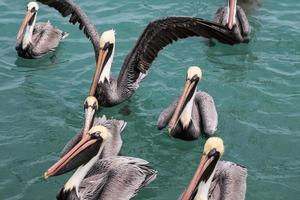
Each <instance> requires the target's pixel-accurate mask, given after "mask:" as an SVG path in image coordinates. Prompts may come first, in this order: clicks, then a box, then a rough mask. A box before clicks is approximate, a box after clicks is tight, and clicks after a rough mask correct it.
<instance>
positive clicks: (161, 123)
mask: <svg viewBox="0 0 300 200" xmlns="http://www.w3.org/2000/svg"><path fill="white" fill-rule="evenodd" d="M178 99H179V98H177V99H176V100H175V101H173V103H172V104H171V105H170V106H169V107H168V108H166V109H165V110H163V111H162V113H160V115H159V118H158V120H157V124H156V126H157V128H158V130H161V129H163V128H165V127H166V126H167V125H168V123H169V121H170V120H171V117H172V115H173V113H174V111H175V108H176V105H177V103H178Z"/></svg>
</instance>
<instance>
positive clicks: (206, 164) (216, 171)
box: [179, 137, 247, 200]
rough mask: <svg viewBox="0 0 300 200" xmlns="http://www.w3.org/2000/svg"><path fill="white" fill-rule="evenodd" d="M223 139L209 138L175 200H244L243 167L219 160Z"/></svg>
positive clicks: (222, 149)
mask: <svg viewBox="0 0 300 200" xmlns="http://www.w3.org/2000/svg"><path fill="white" fill-rule="evenodd" d="M223 153H224V145H223V140H222V139H221V138H218V137H211V138H209V139H208V140H207V141H206V143H205V145H204V150H203V155H202V157H201V160H200V163H199V165H198V167H197V169H196V172H195V174H194V176H193V178H192V180H191V181H190V183H189V185H188V187H187V188H186V190H185V191H184V193H183V194H182V195H181V197H180V198H179V200H208V199H209V200H244V199H245V193H246V179H247V169H246V168H245V167H242V166H240V165H237V164H235V163H232V162H227V161H219V160H220V158H221V157H222V155H223Z"/></svg>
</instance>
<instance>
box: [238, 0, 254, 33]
mask: <svg viewBox="0 0 300 200" xmlns="http://www.w3.org/2000/svg"><path fill="white" fill-rule="evenodd" d="M236 14H237V15H238V17H237V18H238V20H239V24H240V26H241V30H242V34H243V36H244V37H245V36H248V35H249V33H250V31H251V27H250V24H249V21H248V18H247V16H246V13H245V11H244V10H243V9H242V8H241V7H240V6H237V11H236Z"/></svg>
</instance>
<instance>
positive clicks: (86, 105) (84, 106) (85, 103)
mask: <svg viewBox="0 0 300 200" xmlns="http://www.w3.org/2000/svg"><path fill="white" fill-rule="evenodd" d="M88 107H89V105H88V103H87V102H86V101H85V102H84V105H83V108H84V109H87V108H88Z"/></svg>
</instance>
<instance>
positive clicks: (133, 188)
mask: <svg viewBox="0 0 300 200" xmlns="http://www.w3.org/2000/svg"><path fill="white" fill-rule="evenodd" d="M156 174H157V171H155V170H154V169H152V168H150V167H149V166H148V162H147V161H145V160H143V159H139V158H133V157H123V156H114V157H109V158H105V159H100V160H98V161H97V162H96V163H95V164H94V166H93V167H92V168H91V169H90V171H89V172H88V174H87V176H86V177H85V178H84V180H83V181H82V183H81V184H80V189H79V193H81V194H82V195H81V196H82V197H87V196H89V195H90V196H97V197H98V198H99V199H114V200H123V199H130V198H131V197H133V196H135V195H136V193H137V192H138V191H139V190H140V189H141V188H142V187H145V186H146V185H148V184H149V183H150V182H151V181H153V180H154V179H155V178H156ZM84 199H85V198H84Z"/></svg>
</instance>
